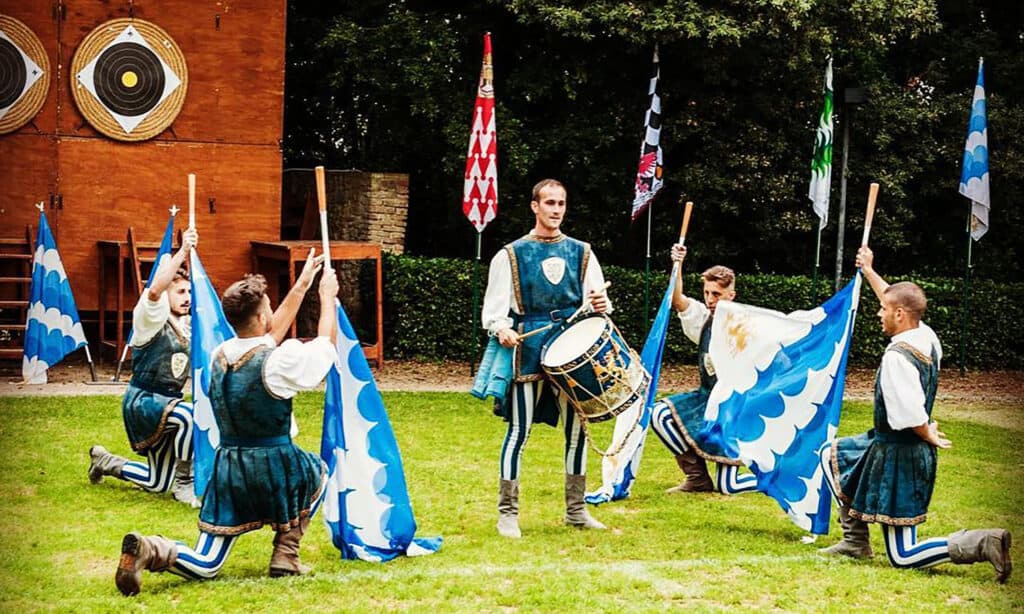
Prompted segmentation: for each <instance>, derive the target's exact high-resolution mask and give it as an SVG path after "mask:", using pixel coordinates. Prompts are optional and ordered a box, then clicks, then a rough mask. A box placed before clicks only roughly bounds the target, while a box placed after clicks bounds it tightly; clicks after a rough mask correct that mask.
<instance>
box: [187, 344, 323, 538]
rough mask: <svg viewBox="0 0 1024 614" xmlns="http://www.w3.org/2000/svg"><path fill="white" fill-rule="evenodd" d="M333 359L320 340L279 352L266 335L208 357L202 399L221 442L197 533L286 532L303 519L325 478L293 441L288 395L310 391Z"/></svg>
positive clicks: (308, 454)
mask: <svg viewBox="0 0 1024 614" xmlns="http://www.w3.org/2000/svg"><path fill="white" fill-rule="evenodd" d="M336 356H337V354H336V351H335V350H334V346H333V345H331V343H330V341H329V340H328V339H327V338H325V337H318V338H317V339H314V340H313V341H311V342H309V343H306V344H301V343H299V342H298V341H296V340H289V341H287V342H285V343H284V344H282V346H280V347H278V348H275V347H274V342H273V339H272V338H270V337H259V338H248V339H233V340H230V341H228V342H225V344H223V345H222V346H221V347H220V348H218V349H217V350H216V351H215V352H214V355H213V359H212V361H211V362H212V364H211V367H210V392H209V395H210V404H211V406H212V409H213V415H214V418H215V420H216V422H217V429H218V431H219V437H220V441H219V445H218V447H217V451H216V454H215V457H214V462H213V471H212V474H211V477H210V482H209V485H208V486H207V490H206V495H205V496H204V498H203V507H202V509H201V510H200V513H199V529H200V530H202V531H205V532H207V533H213V534H219V535H238V534H241V533H245V532H247V531H252V530H255V529H259V528H260V527H262V526H263V525H264V524H269V525H271V527H273V528H274V529H275V530H276V531H283V532H286V531H288V530H289V529H290V528H291V527H294V526H297V525H298V524H299V522H300V520H301V519H302V518H303V517H305V516H307V515H309V512H310V509H311V508H312V506H313V504H314V503H315V501H316V500H317V499H318V498H319V496H320V493H321V490H322V489H323V488H324V481H325V480H326V473H325V472H324V466H323V463H322V462H321V461H320V457H319V456H318V455H317V454H315V453H313V452H307V451H305V450H302V449H301V448H299V446H297V445H295V443H293V442H292V438H291V435H290V431H291V427H292V397H293V396H294V394H295V392H297V390H298V389H308V388H312V387H314V386H316V384H317V383H318V382H319V381H320V380H322V379H323V377H324V375H326V374H327V371H328V370H329V369H330V366H331V365H332V364H333V360H334V358H335V357H336ZM229 358H231V359H233V360H231V361H229ZM289 371H290V372H291V374H292V375H291V377H292V379H291V380H290V382H286V383H285V384H284V385H282V382H283V380H282V374H284V375H286V376H287V374H288V372H289ZM296 379H297V380H299V381H296ZM289 390H290V391H289ZM286 396H287V398H285V397H286Z"/></svg>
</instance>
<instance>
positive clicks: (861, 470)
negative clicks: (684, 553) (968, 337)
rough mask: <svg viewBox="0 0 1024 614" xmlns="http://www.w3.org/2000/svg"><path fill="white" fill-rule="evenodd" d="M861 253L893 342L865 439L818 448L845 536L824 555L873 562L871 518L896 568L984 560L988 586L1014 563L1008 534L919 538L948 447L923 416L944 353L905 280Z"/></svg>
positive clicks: (917, 293) (916, 291)
mask: <svg viewBox="0 0 1024 614" xmlns="http://www.w3.org/2000/svg"><path fill="white" fill-rule="evenodd" d="M873 260H874V256H873V254H872V253H871V250H870V249H868V248H867V247H861V248H860V251H859V252H857V266H858V267H860V269H861V272H862V273H863V274H864V277H865V279H867V280H868V283H870V284H871V288H872V290H874V291H875V294H876V295H877V296H878V300H879V301H881V303H882V307H881V309H879V311H878V317H879V318H880V319H881V321H882V330H883V331H884V332H885V334H886V335H889V336H891V337H892V342H891V343H890V344H889V346H888V347H887V348H886V349H885V353H884V354H883V355H882V365H881V366H880V367H879V368H878V374H877V376H876V378H875V423H874V428H873V429H871V430H870V431H868V432H867V433H864V434H861V435H857V436H854V437H842V438H839V439H837V440H836V441H835V442H834V443H833V444H832V445H831V447H825V448H823V449H822V455H821V459H822V460H821V462H822V466H823V469H824V470H825V475H826V476H829V477H830V478H831V479H830V480H827V483H828V484H829V487H830V488H831V489H832V492H833V495H834V496H835V497H836V499H837V500H838V502H839V505H840V509H839V518H840V522H841V524H842V527H843V539H842V541H840V542H839V543H837V544H835V545H834V546H832V547H830V548H825V549H824V550H823V552H826V553H828V554H840V555H845V556H850V557H854V558H867V557H870V556H872V554H873V553H872V551H871V544H870V542H869V539H868V525H867V523H869V522H876V523H878V524H880V525H881V526H882V533H883V535H884V536H885V550H886V553H887V554H888V555H889V561H890V562H891V563H892V565H893V566H894V567H917V568H925V567H932V566H934V565H938V564H940V563H947V562H952V563H957V564H968V563H980V562H985V561H988V562H990V563H992V566H993V567H995V570H996V581H998V582H1006V580H1007V578H1009V577H1010V570H1011V567H1012V564H1011V561H1010V532H1009V531H1006V530H1005V529H976V530H969V531H968V530H961V531H957V532H956V533H953V534H952V535H949V536H948V537H938V538H932V539H928V540H924V541H918V539H917V525H919V524H921V523H923V522H924V521H925V519H926V517H927V514H928V503H929V502H930V501H931V498H932V490H933V488H934V486H935V470H936V464H937V457H938V455H937V448H949V447H950V446H951V445H952V444H951V443H950V441H949V440H948V439H946V437H945V434H943V433H942V432H940V431H939V429H938V425H937V424H936V423H935V422H934V421H932V420H931V413H932V405H933V404H934V402H935V391H936V389H937V388H938V383H939V361H940V360H941V358H942V347H941V346H940V344H939V339H938V337H936V335H935V333H934V332H933V331H932V329H931V328H929V327H928V325H927V324H925V323H924V322H922V321H921V317H922V316H923V315H924V311H925V307H926V306H927V300H926V298H925V295H924V291H922V290H921V288H920V287H918V286H917V285H916V284H913V283H911V282H900V283H896V284H893V285H891V286H890V285H889V284H888V283H886V282H885V280H884V279H882V278H881V276H879V275H878V273H876V272H875V270H874V268H872V264H873Z"/></svg>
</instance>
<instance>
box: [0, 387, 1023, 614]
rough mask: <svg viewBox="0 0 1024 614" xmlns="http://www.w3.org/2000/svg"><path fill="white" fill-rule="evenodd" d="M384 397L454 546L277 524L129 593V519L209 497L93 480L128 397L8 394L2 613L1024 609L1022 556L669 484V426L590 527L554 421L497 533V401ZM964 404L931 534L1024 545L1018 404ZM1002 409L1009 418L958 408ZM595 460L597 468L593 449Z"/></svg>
mask: <svg viewBox="0 0 1024 614" xmlns="http://www.w3.org/2000/svg"><path fill="white" fill-rule="evenodd" d="M322 399H323V397H322V395H317V394H307V395H304V396H302V397H301V398H300V399H299V400H298V401H297V402H296V412H297V416H298V420H299V423H300V425H301V427H302V432H301V434H300V435H299V438H298V440H299V443H300V444H301V445H302V446H303V447H304V448H306V449H310V450H318V449H319V434H320V414H321V411H322V409H321V408H322V402H323V400H322ZM385 402H386V404H387V407H388V410H389V413H390V416H391V419H392V423H393V425H394V428H395V431H396V433H397V436H398V439H399V443H400V445H401V448H402V452H403V458H404V462H405V469H406V474H407V478H408V482H409V488H410V495H411V497H412V500H413V505H414V509H415V511H416V518H417V520H418V522H419V525H420V534H421V535H437V534H441V535H443V536H444V540H445V541H444V547H443V548H442V549H441V551H440V552H439V553H437V554H435V555H432V556H428V557H421V558H412V559H406V558H402V559H398V560H395V561H393V562H391V563H388V564H384V565H377V564H370V563H363V562H352V561H342V560H341V559H340V557H339V554H338V552H337V550H335V549H334V547H333V546H332V545H331V543H330V540H329V538H328V535H327V531H326V530H324V529H323V527H322V524H321V523H320V522H319V521H317V522H315V523H314V527H313V529H312V530H311V531H310V533H309V534H308V535H307V537H306V539H304V540H303V543H302V556H303V560H304V562H306V563H309V564H312V565H314V567H315V568H316V573H315V574H314V575H312V576H307V577H303V578H289V579H283V580H272V579H270V578H269V577H267V575H266V567H267V563H268V560H269V556H270V550H271V543H270V542H271V539H272V534H271V533H270V531H269V530H268V529H264V530H263V531H258V532H254V533H249V534H246V535H244V536H243V537H242V538H240V539H239V541H238V542H237V544H236V546H235V548H234V550H233V551H232V553H231V556H230V558H229V560H228V562H227V564H226V565H225V567H224V569H223V570H222V572H221V575H220V576H219V577H218V578H217V579H216V580H213V581H207V582H189V581H185V580H182V579H180V578H178V577H175V576H172V575H170V574H149V573H147V574H145V576H144V580H143V592H142V594H141V595H140V596H138V597H135V598H131V599H126V598H123V597H121V596H120V594H119V593H118V592H117V589H116V588H115V587H114V583H113V575H114V569H115V567H116V565H117V559H118V555H119V548H120V541H121V537H122V536H123V535H124V533H126V532H128V531H132V530H140V531H143V532H146V533H160V534H163V535H166V536H168V537H172V538H176V539H182V540H185V541H187V542H193V541H194V539H195V535H196V525H195V522H196V513H195V512H194V511H191V510H189V509H187V508H185V507H184V506H182V505H180V504H177V503H174V502H173V501H171V500H170V498H169V497H167V496H155V495H150V494H146V493H144V492H141V491H138V490H135V489H133V488H130V487H129V486H128V485H127V484H126V483H124V482H120V481H118V480H113V479H110V478H107V479H105V480H104V481H103V483H102V484H100V485H96V486H93V485H91V484H89V482H88V479H87V477H86V468H87V466H88V458H87V452H86V451H87V449H88V447H89V446H90V445H91V444H93V443H102V444H104V445H105V446H107V447H108V448H109V449H111V450H112V451H114V452H117V453H120V454H127V453H128V452H129V448H128V445H127V441H126V439H125V436H124V431H123V429H122V426H121V418H120V404H119V399H117V398H115V397H72V398H0V476H2V479H0V611H3V612H26V611H37V610H46V611H76V612H77V611H97V612H110V611H121V610H124V611H141V610H146V611H165V610H172V609H174V610H179V611H197V610H199V609H200V608H204V609H209V610H210V611H214V612H228V611H240V610H244V611H293V612H305V611H326V612H336V611H342V610H344V611H357V612H362V611H370V612H376V611H391V610H402V611H425V610H433V611H435V612H449V611H466V612H477V611H529V612H533V611H586V610H593V611H609V612H611V611H626V612H631V611H662V610H665V609H667V608H686V609H687V610H694V611H734V610H746V611H749V610H759V611H760V610H777V611H821V610H824V611H835V612H845V611H857V612H882V611H890V612H891V611H901V612H918V611H920V612H931V611H937V610H950V611H982V612H1007V611H1024V589H1022V586H1024V577H1022V576H1024V572H1022V571H1020V570H1018V574H1017V575H1015V576H1014V577H1012V578H1011V579H1010V583H1009V584H1007V585H1005V586H1000V585H997V584H996V583H995V582H994V581H993V580H992V575H993V573H992V568H991V566H989V565H988V564H979V565H973V566H953V565H945V566H942V567H939V568H937V569H935V570H931V571H914V570H902V571H901V570H896V569H892V568H890V567H889V565H888V562H887V560H886V557H885V555H884V547H883V545H882V542H881V539H880V533H879V532H878V530H877V527H875V528H874V529H872V539H873V545H874V548H875V550H876V553H877V554H876V556H875V558H874V559H873V560H871V561H867V562H862V561H850V560H835V559H832V558H827V557H824V556H822V555H819V554H817V552H816V549H817V547H820V546H822V545H828V544H831V543H832V542H833V541H835V539H836V538H837V535H838V527H836V526H833V531H832V536H830V537H828V538H822V539H820V540H819V543H818V544H816V545H814V546H807V545H803V544H801V543H800V537H801V536H802V535H803V534H802V532H801V531H800V530H798V529H797V528H796V527H795V526H794V525H792V524H791V523H790V522H789V520H787V519H786V517H785V515H784V514H783V513H782V511H781V510H780V509H779V508H778V506H777V505H776V504H775V503H774V501H772V500H770V499H768V498H767V497H765V496H763V495H758V494H754V495H745V496H740V497H734V498H726V497H723V496H718V495H699V496H693V495H687V496H683V495H672V496H670V495H665V494H663V492H662V491H663V490H664V489H665V488H666V487H668V486H670V485H672V484H674V483H676V482H677V481H678V480H679V477H680V476H679V472H678V469H677V468H676V466H675V463H674V461H673V460H672V458H671V456H670V455H669V454H668V453H667V452H666V451H665V450H664V448H663V447H662V446H661V445H660V443H659V442H658V441H657V440H656V439H654V438H653V437H652V439H651V440H650V441H649V444H650V445H649V446H648V448H647V451H646V455H645V458H644V464H643V468H642V471H641V474H640V479H639V480H638V482H637V484H636V486H635V488H634V493H633V496H632V497H631V498H630V499H629V500H626V501H623V502H618V503H614V504H610V505H605V506H601V507H599V508H597V509H596V510H593V509H592V512H593V513H594V515H595V516H596V517H598V518H599V519H601V520H602V521H603V522H605V523H606V524H608V525H609V527H611V530H609V531H606V532H581V531H576V530H571V529H568V528H566V527H564V526H563V525H562V513H563V500H562V496H563V495H562V484H563V479H562V459H561V449H562V441H561V436H560V431H559V430H556V429H551V428H548V427H545V426H538V427H537V428H536V429H534V432H533V434H532V437H531V439H530V442H529V444H528V446H527V448H526V456H525V461H524V470H523V475H522V484H523V486H522V491H523V492H522V496H521V500H522V510H521V525H522V529H523V533H524V537H523V539H522V540H519V541H512V540H504V539H501V538H499V537H498V536H497V534H496V532H495V530H494V522H495V520H496V510H495V504H496V498H497V456H498V449H499V445H500V441H501V438H502V436H503V434H504V423H502V422H501V421H500V420H499V419H497V418H494V417H493V416H491V415H490V411H489V405H488V404H486V403H483V402H478V401H476V400H473V399H471V398H470V397H469V396H468V395H466V394H453V393H415V394H414V393H389V394H386V395H385ZM965 408H966V409H968V410H970V411H969V412H967V413H963V412H959V411H958V408H956V407H943V408H941V409H940V410H937V413H938V417H939V419H940V421H942V428H943V430H944V431H945V432H946V434H947V435H948V436H949V437H950V438H951V439H952V440H953V442H954V447H953V449H952V450H947V451H943V452H942V453H941V455H940V462H939V481H938V484H937V486H936V491H935V497H934V499H933V500H932V505H931V510H930V517H929V520H928V522H927V523H926V524H924V525H923V526H922V527H921V529H920V534H921V536H922V537H929V536H937V535H945V534H948V533H950V532H952V531H955V530H957V529H959V528H963V527H974V528H981V527H993V526H998V527H1007V528H1009V529H1011V530H1012V531H1014V532H1015V533H1016V534H1017V542H1018V544H1021V543H1024V522H1022V518H1021V514H1020V510H1021V509H1022V507H1024V496H1022V492H1024V489H1022V488H1021V478H1022V477H1024V475H1022V474H1024V472H1022V467H1024V445H1022V443H1024V428H1022V426H1021V422H1022V420H1021V417H1022V412H1021V409H1020V408H1019V407H1009V408H1008V407H1006V406H1001V407H998V406H997V407H993V406H990V405H986V404H973V405H970V406H966V407H965ZM990 410H991V411H997V412H1003V413H1005V415H1006V416H1009V420H1008V421H1009V424H1004V425H1002V426H998V427H997V426H991V425H990V424H986V423H982V422H974V421H968V420H964V419H958V418H957V416H958V415H967V416H976V415H979V414H984V413H985V412H986V411H990ZM869 422H870V407H869V406H868V405H867V404H866V403H849V404H848V405H847V406H846V413H845V414H844V421H843V428H842V433H853V432H859V431H862V430H864V429H866V428H867V426H868V425H869ZM989 422H991V421H989ZM1004 422H1006V421H1004ZM596 430H597V436H598V438H599V441H601V440H606V439H607V437H608V436H609V432H610V431H609V429H608V428H607V427H606V426H603V427H598V428H597V429H596ZM590 474H591V476H597V475H598V458H597V457H596V455H593V454H591V457H590ZM592 479H593V478H592ZM833 525H835V523H833ZM1020 552H1021V550H1020V546H1019V545H1018V546H1017V548H1016V552H1015V554H1017V555H1018V558H1020V559H1021V560H1022V561H1024V555H1021V554H1020Z"/></svg>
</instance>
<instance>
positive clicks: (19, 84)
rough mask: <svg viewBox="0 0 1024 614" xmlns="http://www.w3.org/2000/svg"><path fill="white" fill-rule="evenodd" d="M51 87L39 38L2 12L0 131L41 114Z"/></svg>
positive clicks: (47, 63)
mask: <svg viewBox="0 0 1024 614" xmlns="http://www.w3.org/2000/svg"><path fill="white" fill-rule="evenodd" d="M49 89H50V61H49V59H48V58H47V57H46V50H45V49H44V48H43V43H42V42H41V41H40V40H39V37H37V36H36V35H35V33H33V32H32V30H30V29H29V28H28V26H26V25H25V24H24V23H22V22H20V21H18V20H17V19H14V18H13V17H8V16H7V15H0V134H6V133H8V132H13V131H15V130H17V129H18V128H20V127H22V126H24V125H25V124H26V123H28V122H29V121H30V120H31V119H32V118H33V117H35V116H36V114H37V113H39V109H41V108H42V107H43V101H44V100H45V99H46V93H47V91H49Z"/></svg>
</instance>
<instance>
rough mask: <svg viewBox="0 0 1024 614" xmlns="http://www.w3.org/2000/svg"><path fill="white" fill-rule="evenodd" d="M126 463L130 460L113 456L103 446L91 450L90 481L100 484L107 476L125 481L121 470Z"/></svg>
mask: <svg viewBox="0 0 1024 614" xmlns="http://www.w3.org/2000/svg"><path fill="white" fill-rule="evenodd" d="M126 462H128V459H126V458H122V457H120V456H117V455H115V454H111V453H110V452H108V451H107V449H106V448H104V447H103V446H98V445H97V446H93V447H91V448H89V481H90V482H92V483H93V484H99V483H100V482H101V481H103V476H105V475H109V476H113V477H115V478H118V479H120V480H123V479H124V478H123V477H121V469H122V468H123V467H124V464H125V463H126Z"/></svg>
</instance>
